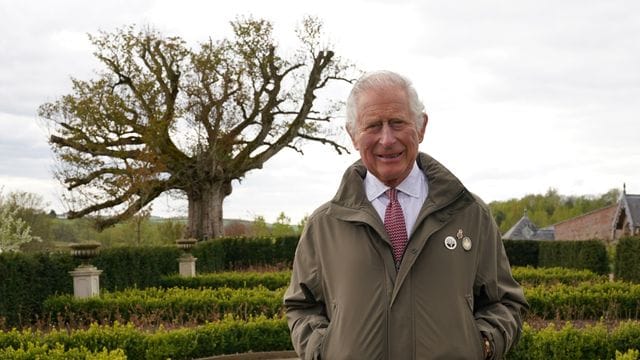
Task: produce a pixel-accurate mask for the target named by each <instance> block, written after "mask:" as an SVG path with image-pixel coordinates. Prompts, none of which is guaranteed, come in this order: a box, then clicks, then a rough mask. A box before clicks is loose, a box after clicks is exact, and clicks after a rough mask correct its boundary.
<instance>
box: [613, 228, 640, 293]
mask: <svg viewBox="0 0 640 360" xmlns="http://www.w3.org/2000/svg"><path fill="white" fill-rule="evenodd" d="M638 254H640V237H627V238H622V239H620V240H619V241H618V245H617V247H616V254H615V259H616V260H615V277H616V279H620V280H626V281H633V282H636V283H640V261H638Z"/></svg>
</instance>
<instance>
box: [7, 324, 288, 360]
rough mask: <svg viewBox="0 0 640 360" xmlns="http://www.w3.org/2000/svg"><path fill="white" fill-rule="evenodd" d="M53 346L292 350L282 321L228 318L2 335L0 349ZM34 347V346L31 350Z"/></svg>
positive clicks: (196, 353)
mask: <svg viewBox="0 0 640 360" xmlns="http://www.w3.org/2000/svg"><path fill="white" fill-rule="evenodd" d="M28 344H34V345H35V346H41V345H47V346H49V347H54V346H56V344H62V345H64V347H65V349H70V348H71V349H73V348H80V347H85V348H86V349H88V350H89V351H94V352H98V351H102V350H103V349H108V350H116V349H122V351H124V354H125V355H126V357H127V358H128V359H163V360H164V359H167V358H171V359H193V358H201V357H207V356H213V355H222V354H233V353H238V352H240V353H242V352H249V351H277V350H290V349H291V348H292V346H291V340H290V337H289V329H288V327H287V323H286V320H285V319H284V318H275V319H269V318H266V317H257V318H254V319H250V320H249V321H242V320H236V319H232V318H231V317H226V318H224V319H223V320H221V321H219V322H215V323H210V324H206V325H201V326H197V327H189V328H180V329H175V330H169V329H164V328H160V329H158V330H157V331H153V332H151V331H144V330H139V329H136V328H135V327H134V326H133V325H132V324H128V325H121V324H119V323H115V324H114V325H113V326H100V325H96V324H93V325H91V326H90V327H89V328H88V329H86V330H71V331H67V330H54V331H51V332H47V333H46V334H45V333H42V332H39V331H32V330H23V331H18V330H13V331H9V332H0V348H5V349H6V348H9V347H11V348H13V349H18V348H24V347H27V346H29V345H28ZM32 346H33V345H32Z"/></svg>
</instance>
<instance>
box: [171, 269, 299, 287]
mask: <svg viewBox="0 0 640 360" xmlns="http://www.w3.org/2000/svg"><path fill="white" fill-rule="evenodd" d="M290 279H291V271H276V272H256V271H252V272H221V273H209V274H199V275H197V276H194V277H184V276H180V275H177V274H175V275H170V276H164V277H162V279H161V280H160V286H162V287H164V288H172V287H182V288H194V289H198V288H212V289H216V288H221V287H228V288H232V289H241V288H252V287H257V286H264V287H266V288H267V289H269V290H276V289H280V288H283V287H286V286H288V285H289V280H290Z"/></svg>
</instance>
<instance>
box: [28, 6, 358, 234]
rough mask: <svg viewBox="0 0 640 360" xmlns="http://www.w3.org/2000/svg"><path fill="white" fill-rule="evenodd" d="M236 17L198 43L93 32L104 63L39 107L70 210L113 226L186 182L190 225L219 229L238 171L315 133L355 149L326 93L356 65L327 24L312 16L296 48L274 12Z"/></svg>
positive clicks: (194, 230) (203, 230)
mask: <svg viewBox="0 0 640 360" xmlns="http://www.w3.org/2000/svg"><path fill="white" fill-rule="evenodd" d="M231 26H232V29H233V35H232V36H231V37H230V38H228V39H221V40H216V41H214V40H212V39H209V40H208V41H205V42H202V43H200V44H199V45H198V46H197V47H196V48H195V49H192V48H190V47H188V46H187V43H186V42H185V41H184V40H183V39H181V38H180V37H166V36H163V35H162V34H160V33H159V32H157V31H154V30H150V29H145V30H136V28H135V27H133V26H130V27H127V28H124V29H120V30H117V31H115V32H113V33H107V32H100V33H99V34H98V35H95V36H90V39H91V42H92V44H93V45H94V47H95V49H96V50H95V52H94V55H95V56H96V58H97V59H98V60H99V61H100V62H101V63H102V64H103V65H104V69H103V71H101V72H99V73H98V74H97V77H96V78H95V79H91V80H79V79H72V85H73V87H72V92H71V94H68V95H65V96H63V97H61V98H60V99H59V100H57V101H54V102H50V103H46V104H43V105H41V107H40V109H39V115H40V116H41V117H42V118H44V119H45V120H47V121H48V123H49V124H51V125H52V126H51V129H52V135H51V137H50V144H51V146H52V149H53V151H54V153H55V155H56V158H57V165H58V167H57V169H56V172H55V173H56V176H57V177H58V179H60V180H61V181H62V182H63V183H64V184H65V186H66V187H67V189H68V190H69V193H68V194H67V196H66V201H67V203H68V204H69V207H70V208H71V211H70V212H69V213H68V216H69V217H70V218H77V217H82V216H86V215H89V214H91V215H94V216H95V218H96V225H97V227H98V228H99V229H102V228H104V227H107V226H110V225H113V224H116V223H118V222H120V221H122V220H125V219H128V218H131V217H132V216H133V215H134V214H136V213H138V212H139V211H141V210H142V209H143V208H144V207H145V206H147V205H148V204H149V203H150V202H151V201H153V200H154V199H155V198H157V197H158V196H159V195H160V194H162V193H164V192H167V191H176V192H179V193H181V194H184V195H186V197H187V199H188V203H189V210H188V211H189V213H188V216H189V226H188V231H187V234H185V236H188V237H195V238H198V239H204V238H210V237H216V236H220V235H221V234H222V203H223V200H224V198H225V197H227V196H228V195H229V194H231V191H232V186H231V182H232V181H233V180H238V179H241V178H242V177H243V176H244V175H245V174H246V173H247V172H248V171H250V170H254V169H260V168H261V167H262V166H263V164H264V163H265V162H266V161H267V160H269V159H270V158H271V157H273V156H274V155H275V154H277V153H278V152H279V151H281V150H282V149H285V148H290V149H294V150H295V151H298V152H300V153H302V149H301V147H300V146H301V142H302V141H305V140H306V141H316V142H321V143H324V144H327V145H329V146H331V147H332V148H333V149H335V151H337V152H338V153H342V152H347V149H346V148H345V147H344V146H343V145H341V144H340V143H338V142H336V141H334V140H332V139H331V138H330V136H329V134H330V132H331V128H330V126H328V125H330V124H329V123H330V121H331V119H332V116H333V113H334V112H335V111H336V110H337V109H338V107H337V106H334V104H333V103H332V102H331V101H324V102H323V104H324V105H326V104H329V105H328V106H325V107H324V108H322V109H320V106H319V105H318V104H317V103H318V101H317V97H318V95H319V94H318V92H319V90H321V89H323V88H326V87H327V86H328V85H329V84H330V83H333V82H336V81H341V80H347V81H348V79H347V76H348V73H349V72H350V71H351V67H350V66H347V65H345V64H344V62H343V61H341V60H340V59H339V58H338V57H337V56H336V55H335V54H334V52H333V51H331V50H329V49H327V48H325V47H323V46H321V41H323V40H322V31H321V28H322V26H321V23H320V22H319V21H318V20H316V19H313V18H307V19H304V21H303V22H302V24H301V25H300V27H299V29H298V30H297V32H296V33H297V35H298V39H299V41H300V45H299V47H298V48H297V49H296V50H295V51H294V52H292V54H291V55H290V56H284V55H281V54H280V53H281V51H280V50H279V48H278V44H277V42H276V41H275V40H274V39H273V34H272V30H273V26H272V24H271V23H270V22H268V21H266V20H254V19H237V20H235V21H233V22H231Z"/></svg>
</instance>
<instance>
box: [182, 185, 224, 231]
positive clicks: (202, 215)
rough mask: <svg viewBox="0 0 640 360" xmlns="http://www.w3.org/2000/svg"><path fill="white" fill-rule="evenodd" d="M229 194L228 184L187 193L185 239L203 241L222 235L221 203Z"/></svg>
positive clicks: (210, 186)
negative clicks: (187, 206) (187, 219)
mask: <svg viewBox="0 0 640 360" xmlns="http://www.w3.org/2000/svg"><path fill="white" fill-rule="evenodd" d="M230 193H231V183H229V182H215V183H211V184H206V185H205V186H202V187H201V188H200V189H196V190H194V191H192V192H190V193H188V194H187V198H188V200H189V226H188V227H187V233H186V234H185V237H186V238H194V239H198V240H199V241H204V240H208V239H213V238H216V237H220V236H222V235H224V226H223V225H224V224H223V222H222V203H223V201H224V198H226V197H227V196H228V195H229V194H230Z"/></svg>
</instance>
